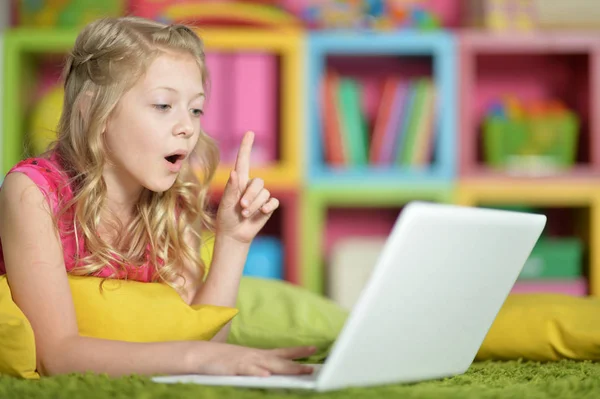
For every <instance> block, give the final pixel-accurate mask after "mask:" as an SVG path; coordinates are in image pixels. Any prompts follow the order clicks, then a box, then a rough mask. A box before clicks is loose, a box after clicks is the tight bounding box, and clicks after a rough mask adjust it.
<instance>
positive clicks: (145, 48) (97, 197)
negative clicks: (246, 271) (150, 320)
mask: <svg viewBox="0 0 600 399" xmlns="http://www.w3.org/2000/svg"><path fill="white" fill-rule="evenodd" d="M165 51H178V52H184V53H187V54H190V55H192V56H193V57H194V58H195V59H196V61H197V63H198V66H199V68H201V73H202V79H203V83H204V84H205V87H207V83H208V77H207V73H208V72H207V70H206V67H205V54H204V48H203V43H202V41H201V39H200V38H199V37H198V36H197V35H196V34H195V33H194V32H193V31H192V30H191V29H190V28H188V27H186V26H184V25H165V24H161V23H158V22H154V21H150V20H146V19H142V18H137V17H121V18H105V19H100V20H97V21H95V22H93V23H91V24H89V25H87V26H86V27H85V28H84V29H83V30H82V31H81V33H80V34H79V36H78V37H77V39H76V42H75V45H74V48H73V50H72V53H71V54H69V55H68V57H67V60H66V65H65V67H64V71H63V79H64V93H65V94H64V105H63V113H62V115H61V118H60V122H59V125H58V137H57V141H56V142H55V143H54V144H53V146H52V147H53V149H54V150H55V152H56V155H57V158H58V160H59V162H60V163H61V166H62V168H63V169H64V170H65V172H66V173H67V174H68V175H69V177H70V184H71V186H72V188H73V193H74V198H73V200H72V201H70V202H69V203H66V204H64V207H63V209H62V212H63V213H64V212H66V211H68V210H69V209H70V210H71V211H72V212H73V219H74V220H73V226H72V227H73V232H74V233H77V230H80V233H81V235H82V236H83V238H84V240H85V248H86V250H87V252H88V254H87V255H86V256H82V255H83V254H78V258H77V267H76V268H75V269H74V270H73V271H72V273H73V274H80V275H89V274H93V273H94V272H96V271H98V270H100V269H101V268H103V267H106V266H108V267H111V268H112V269H113V271H114V272H115V273H118V272H120V271H124V270H125V266H126V265H141V264H144V263H146V262H147V261H148V260H149V261H150V262H151V263H152V264H153V265H154V267H155V271H156V273H155V276H156V279H157V280H162V281H164V282H167V283H169V284H172V283H173V281H174V280H175V278H176V277H178V276H181V274H180V273H179V271H180V270H181V269H180V268H181V266H182V265H184V264H185V265H193V267H194V268H195V269H196V270H197V271H199V272H200V276H204V273H205V265H204V264H203V263H202V260H201V258H200V251H199V247H192V246H190V244H189V243H188V242H186V240H185V238H184V237H185V236H186V235H188V234H193V235H195V236H196V240H198V241H197V242H198V243H201V237H200V235H199V234H198V233H199V232H198V230H199V228H208V229H212V227H213V217H212V215H211V214H209V213H208V212H207V209H206V204H207V200H208V193H207V188H208V183H209V182H210V180H211V179H212V177H213V174H214V172H215V168H216V165H217V164H218V161H219V159H218V157H219V155H218V150H217V146H216V145H215V143H214V141H213V140H212V139H211V138H210V137H209V136H207V135H206V134H204V133H203V132H200V137H199V140H198V145H197V147H196V149H195V151H194V152H193V154H192V156H191V157H190V162H191V161H194V162H195V164H196V165H195V167H194V168H192V166H191V165H186V166H185V168H184V169H183V170H182V172H181V174H180V175H179V176H178V177H177V180H176V182H175V183H174V185H173V186H172V187H171V188H170V189H169V190H167V191H166V192H164V193H157V192H152V191H150V190H147V189H144V191H143V193H142V195H141V196H140V198H139V201H138V203H137V204H136V212H135V215H134V218H133V220H132V221H131V222H130V223H129V224H128V225H127V226H122V225H121V224H120V223H119V222H118V221H117V219H116V218H114V219H115V220H111V221H109V222H110V225H111V227H113V228H115V229H116V230H115V231H117V232H119V234H120V232H122V231H123V227H126V228H127V229H126V231H127V234H125V235H121V236H119V237H117V239H116V240H115V242H119V243H126V244H127V245H124V248H123V247H121V248H116V247H114V246H112V245H110V244H109V243H108V242H107V241H106V240H104V239H103V238H102V237H100V236H99V234H97V231H98V227H99V224H100V220H101V217H100V216H101V213H102V212H103V210H104V211H106V209H105V207H104V205H105V202H106V184H105V182H104V179H103V177H102V171H103V168H104V165H105V163H106V153H105V146H104V145H103V140H104V139H103V134H102V133H103V132H102V129H103V126H105V124H106V121H107V119H108V118H109V116H110V115H111V112H112V111H113V110H114V109H115V106H116V105H117V103H118V101H119V99H120V98H121V96H122V95H123V94H124V93H125V92H126V91H127V90H128V89H130V88H131V87H132V86H133V85H134V84H135V83H136V81H137V80H138V79H140V77H141V76H142V75H143V74H144V73H145V71H146V70H147V68H148V66H149V64H150V63H151V62H152V61H153V60H154V59H155V58H156V57H157V56H159V55H161V54H164V52H165ZM195 171H196V172H197V173H198V172H199V173H198V174H199V175H200V176H202V177H203V178H202V181H200V180H199V179H198V176H197V173H194V172H195ZM61 214H62V213H61ZM111 219H113V218H111ZM194 227H195V228H194ZM76 237H77V234H76ZM148 246H149V248H150V249H149V259H147V258H146V256H147V254H148V249H147V247H148ZM159 259H161V260H162V262H163V265H160V266H159ZM113 264H115V266H113Z"/></svg>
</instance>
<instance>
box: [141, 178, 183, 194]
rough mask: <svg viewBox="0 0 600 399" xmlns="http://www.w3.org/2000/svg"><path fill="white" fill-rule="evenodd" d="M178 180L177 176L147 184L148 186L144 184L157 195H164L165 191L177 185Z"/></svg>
mask: <svg viewBox="0 0 600 399" xmlns="http://www.w3.org/2000/svg"><path fill="white" fill-rule="evenodd" d="M176 179H177V176H176V175H175V176H173V177H167V178H164V179H162V180H160V181H153V182H146V184H144V187H146V189H148V190H150V191H153V192H155V193H164V192H165V191H168V190H169V189H170V188H171V187H173V184H175V180H176Z"/></svg>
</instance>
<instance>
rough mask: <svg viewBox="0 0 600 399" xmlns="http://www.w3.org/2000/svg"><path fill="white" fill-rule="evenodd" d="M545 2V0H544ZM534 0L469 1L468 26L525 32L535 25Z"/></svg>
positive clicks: (499, 30)
mask: <svg viewBox="0 0 600 399" xmlns="http://www.w3.org/2000/svg"><path fill="white" fill-rule="evenodd" d="M544 1H545V0H544ZM535 3H536V1H535V0H470V1H469V3H468V7H467V10H468V11H467V19H468V22H469V24H470V25H472V26H476V27H481V28H484V29H487V30H491V31H496V32H527V31H531V30H533V28H534V27H535V23H536V12H535V10H536V7H535Z"/></svg>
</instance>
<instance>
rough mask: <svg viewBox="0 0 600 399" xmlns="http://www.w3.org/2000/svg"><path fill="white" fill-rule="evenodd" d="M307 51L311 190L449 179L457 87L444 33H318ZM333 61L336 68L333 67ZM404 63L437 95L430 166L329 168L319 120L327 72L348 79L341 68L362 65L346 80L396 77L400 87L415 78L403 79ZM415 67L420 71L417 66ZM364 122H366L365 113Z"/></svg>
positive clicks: (312, 36) (450, 42) (449, 38)
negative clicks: (427, 79) (428, 80)
mask: <svg viewBox="0 0 600 399" xmlns="http://www.w3.org/2000/svg"><path fill="white" fill-rule="evenodd" d="M307 47H308V50H307V51H308V54H307V58H308V59H307V68H306V72H307V75H306V81H307V84H308V92H307V96H306V109H307V129H308V131H307V134H306V137H307V153H306V169H307V170H306V174H307V182H308V184H309V187H310V188H316V187H319V186H329V185H334V186H336V187H338V186H339V187H342V186H353V185H354V184H356V182H358V181H360V182H361V186H364V185H369V186H371V187H379V186H390V185H391V186H398V185H400V186H401V185H403V184H406V183H427V184H436V183H443V182H445V181H448V180H449V179H452V178H453V176H454V174H455V167H454V165H455V160H454V156H455V153H456V149H455V147H454V145H455V140H454V139H453V135H454V130H455V125H456V121H455V116H456V109H455V106H456V101H454V98H455V91H456V87H455V79H454V77H455V59H454V39H453V38H452V36H451V35H449V34H447V33H442V32H436V33H428V34H417V33H367V34H360V33H351V32H346V33H344V32H335V33H330V32H318V33H310V34H309V35H308V37H307ZM336 57H337V60H336ZM344 57H346V58H344ZM386 59H387V61H388V62H387V66H386V65H385V61H386ZM336 61H337V64H338V65H339V67H338V66H336V65H335V63H336ZM382 61H383V62H382ZM403 62H404V63H406V62H409V63H412V64H417V65H416V69H417V71H418V72H416V75H417V77H419V75H425V76H427V75H429V77H430V78H431V80H432V81H433V83H434V85H435V88H436V90H437V104H438V105H439V107H438V113H437V117H436V123H435V126H434V127H433V128H432V129H433V133H432V134H433V136H434V138H433V142H432V145H433V148H432V149H431V151H432V152H433V154H432V158H433V162H429V163H426V164H424V165H420V166H419V167H412V165H410V164H409V165H406V164H404V165H393V164H388V165H383V166H382V165H373V164H372V163H371V162H360V163H358V162H357V163H355V162H354V160H352V159H350V158H349V157H347V161H346V162H345V163H344V164H343V165H341V166H332V165H331V164H330V163H328V162H327V161H326V159H325V155H324V154H325V149H324V140H325V138H324V135H325V131H324V130H325V129H324V119H323V118H324V117H325V116H326V115H325V114H324V112H323V106H322V105H323V100H322V98H321V95H322V90H323V82H324V78H325V76H326V74H327V71H328V70H329V69H330V68H335V69H336V70H337V71H339V72H338V73H339V74H341V75H344V74H345V73H346V72H345V71H344V65H349V64H350V65H352V64H357V63H360V64H362V65H363V68H364V69H363V71H358V72H357V71H349V72H347V75H346V76H347V77H349V78H350V77H354V75H353V74H358V77H357V78H356V79H360V77H361V76H365V75H367V76H368V75H369V74H371V75H372V76H373V75H374V74H378V73H379V74H380V75H381V74H386V73H387V74H388V75H398V76H399V78H400V79H401V80H404V81H406V80H407V79H410V78H414V77H415V76H407V75H402V71H403V69H402V67H401V66H402V65H404V64H403ZM419 63H420V64H421V65H418V64H419ZM390 65H391V68H390ZM394 65H396V70H393V68H394ZM419 68H420V71H419ZM381 79H385V77H382V78H380V80H381ZM375 86H376V87H379V88H381V83H379V84H377V83H376V84H375ZM375 96H377V94H375ZM361 101H363V100H361ZM364 101H365V102H366V101H367V100H364ZM365 107H367V106H365ZM364 119H365V120H368V119H369V118H368V116H367V115H366V112H365V116H364ZM340 123H341V122H340ZM367 124H368V125H369V126H367V128H366V131H363V132H362V134H363V135H365V134H366V135H367V136H369V135H370V132H369V130H370V129H372V126H370V125H372V123H369V122H367ZM344 133H345V132H344ZM367 140H368V138H367ZM344 151H347V149H345V150H344Z"/></svg>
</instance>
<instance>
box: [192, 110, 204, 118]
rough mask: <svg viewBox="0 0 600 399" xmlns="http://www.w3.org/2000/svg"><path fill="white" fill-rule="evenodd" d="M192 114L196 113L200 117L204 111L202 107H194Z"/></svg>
mask: <svg viewBox="0 0 600 399" xmlns="http://www.w3.org/2000/svg"><path fill="white" fill-rule="evenodd" d="M192 114H194V116H198V117H200V116H202V115H204V111H202V110H201V109H198V108H194V109H193V110H192Z"/></svg>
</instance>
